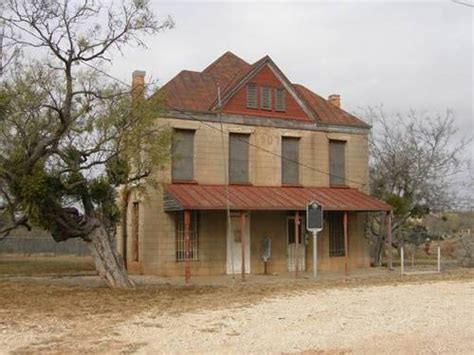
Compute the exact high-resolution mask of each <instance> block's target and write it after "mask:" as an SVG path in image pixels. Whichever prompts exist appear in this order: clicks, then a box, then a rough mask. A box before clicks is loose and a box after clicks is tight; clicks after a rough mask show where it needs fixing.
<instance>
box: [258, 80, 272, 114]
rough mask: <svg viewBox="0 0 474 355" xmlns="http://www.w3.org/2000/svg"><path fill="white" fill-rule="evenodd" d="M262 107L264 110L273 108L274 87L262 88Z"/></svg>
mask: <svg viewBox="0 0 474 355" xmlns="http://www.w3.org/2000/svg"><path fill="white" fill-rule="evenodd" d="M260 108H262V109H264V110H271V109H272V89H271V88H270V87H269V86H262V87H261V88H260Z"/></svg>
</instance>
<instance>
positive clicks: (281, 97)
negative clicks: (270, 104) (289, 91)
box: [275, 88, 286, 112]
mask: <svg viewBox="0 0 474 355" xmlns="http://www.w3.org/2000/svg"><path fill="white" fill-rule="evenodd" d="M275 110H276V111H281V112H284V111H285V110H286V105H285V89H284V88H276V89H275Z"/></svg>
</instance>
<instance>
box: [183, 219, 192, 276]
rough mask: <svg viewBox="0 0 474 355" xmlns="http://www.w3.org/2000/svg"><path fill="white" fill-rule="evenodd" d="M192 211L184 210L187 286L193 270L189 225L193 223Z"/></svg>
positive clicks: (185, 274)
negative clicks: (190, 255) (191, 265)
mask: <svg viewBox="0 0 474 355" xmlns="http://www.w3.org/2000/svg"><path fill="white" fill-rule="evenodd" d="M190 217H191V216H190V211H189V210H184V280H185V283H186V285H188V284H189V279H190V277H191V268H190V265H189V244H190V243H189V225H190V222H191V218H190Z"/></svg>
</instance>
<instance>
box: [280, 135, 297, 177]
mask: <svg viewBox="0 0 474 355" xmlns="http://www.w3.org/2000/svg"><path fill="white" fill-rule="evenodd" d="M299 145H300V139H299V138H295V137H282V138H281V156H282V158H281V183H282V185H298V184H299V182H300V181H299Z"/></svg>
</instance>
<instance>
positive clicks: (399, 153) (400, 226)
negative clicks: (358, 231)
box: [362, 107, 471, 265]
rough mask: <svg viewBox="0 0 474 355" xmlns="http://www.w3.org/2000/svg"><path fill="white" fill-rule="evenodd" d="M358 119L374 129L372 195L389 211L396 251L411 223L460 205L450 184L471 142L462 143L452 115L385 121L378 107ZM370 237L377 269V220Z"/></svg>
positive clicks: (381, 239) (380, 236)
mask: <svg viewBox="0 0 474 355" xmlns="http://www.w3.org/2000/svg"><path fill="white" fill-rule="evenodd" d="M362 115H363V117H365V119H366V120H367V121H368V122H370V123H372V124H373V129H372V133H371V137H370V148H369V149H370V161H369V169H370V188H371V193H372V195H374V196H376V197H378V198H380V199H383V200H385V201H386V202H387V203H389V204H390V205H391V206H393V223H392V235H393V238H392V239H393V243H394V246H398V245H399V242H401V241H402V239H403V238H404V236H406V235H407V234H410V233H412V231H411V229H412V227H411V226H412V224H411V223H409V222H410V221H412V220H414V219H417V218H421V217H423V216H425V215H427V214H428V213H430V211H443V210H445V209H447V208H450V207H453V206H455V205H456V204H457V203H459V202H460V201H461V198H462V197H463V196H462V191H457V190H456V188H455V186H454V181H455V179H456V178H457V177H459V175H460V173H462V172H463V171H465V167H466V165H467V163H468V159H469V157H466V154H465V153H466V152H465V149H466V148H467V147H468V145H469V144H470V142H471V140H470V139H466V138H460V136H459V134H458V133H459V132H458V131H457V129H456V128H455V125H454V120H453V115H452V113H451V112H450V111H448V112H446V114H444V115H437V116H435V117H432V116H430V115H428V114H424V113H420V112H415V111H411V112H409V113H408V114H406V115H395V116H390V117H389V116H387V114H386V113H385V112H384V110H383V108H382V107H375V108H373V107H370V108H367V109H366V110H364V112H363V113H362ZM368 235H369V238H370V240H371V242H372V246H373V249H372V252H373V253H372V255H373V263H374V264H375V265H380V264H381V255H382V251H383V246H384V243H385V237H386V236H385V233H384V228H383V219H382V217H381V216H380V215H376V214H374V215H371V216H370V218H369V223H368Z"/></svg>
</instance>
